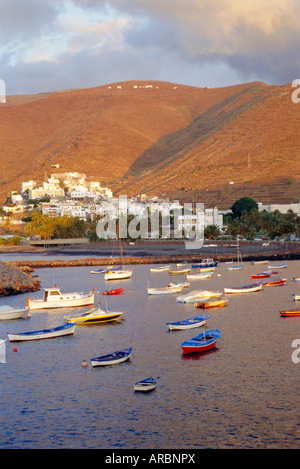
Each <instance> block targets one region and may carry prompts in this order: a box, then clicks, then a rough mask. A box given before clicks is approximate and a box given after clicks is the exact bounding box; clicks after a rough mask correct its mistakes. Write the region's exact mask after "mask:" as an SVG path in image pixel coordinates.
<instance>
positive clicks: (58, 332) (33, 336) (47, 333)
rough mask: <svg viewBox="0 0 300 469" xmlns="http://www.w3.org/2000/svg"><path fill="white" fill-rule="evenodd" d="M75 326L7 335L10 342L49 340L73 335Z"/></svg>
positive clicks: (69, 325)
mask: <svg viewBox="0 0 300 469" xmlns="http://www.w3.org/2000/svg"><path fill="white" fill-rule="evenodd" d="M75 327H76V324H63V325H62V326H57V327H53V328H51V329H43V330H40V331H30V332H20V333H9V332H8V333H7V335H8V338H9V340H10V341H11V342H21V341H28V340H40V339H51V338H54V337H62V336H65V335H72V334H74V331H75Z"/></svg>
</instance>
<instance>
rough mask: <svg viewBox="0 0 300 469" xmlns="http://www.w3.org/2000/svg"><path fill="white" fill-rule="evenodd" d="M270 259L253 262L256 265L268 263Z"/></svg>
mask: <svg viewBox="0 0 300 469" xmlns="http://www.w3.org/2000/svg"><path fill="white" fill-rule="evenodd" d="M267 263H268V261H252V262H251V264H253V265H256V264H267Z"/></svg>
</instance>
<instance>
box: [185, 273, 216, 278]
mask: <svg viewBox="0 0 300 469" xmlns="http://www.w3.org/2000/svg"><path fill="white" fill-rule="evenodd" d="M211 276H212V272H205V273H203V274H202V273H199V274H188V275H187V276H186V278H187V280H202V279H205V278H210V277H211Z"/></svg>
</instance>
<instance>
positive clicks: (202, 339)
mask: <svg viewBox="0 0 300 469" xmlns="http://www.w3.org/2000/svg"><path fill="white" fill-rule="evenodd" d="M220 337H221V332H220V331H219V330H218V329H212V330H210V331H205V332H202V333H201V334H199V335H197V336H196V337H193V338H192V339H190V340H185V341H184V342H182V344H181V347H182V351H183V353H184V354H188V353H195V352H197V353H199V352H206V351H207V350H211V349H212V348H214V347H215V346H216V343H217V341H218V339H219V338H220Z"/></svg>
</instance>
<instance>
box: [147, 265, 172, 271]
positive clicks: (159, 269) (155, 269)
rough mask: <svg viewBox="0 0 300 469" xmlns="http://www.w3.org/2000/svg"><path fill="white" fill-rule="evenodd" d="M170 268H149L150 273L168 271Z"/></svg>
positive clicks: (167, 266) (165, 266)
mask: <svg viewBox="0 0 300 469" xmlns="http://www.w3.org/2000/svg"><path fill="white" fill-rule="evenodd" d="M170 269H171V266H170V265H162V266H159V267H150V272H163V271H165V270H170Z"/></svg>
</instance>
